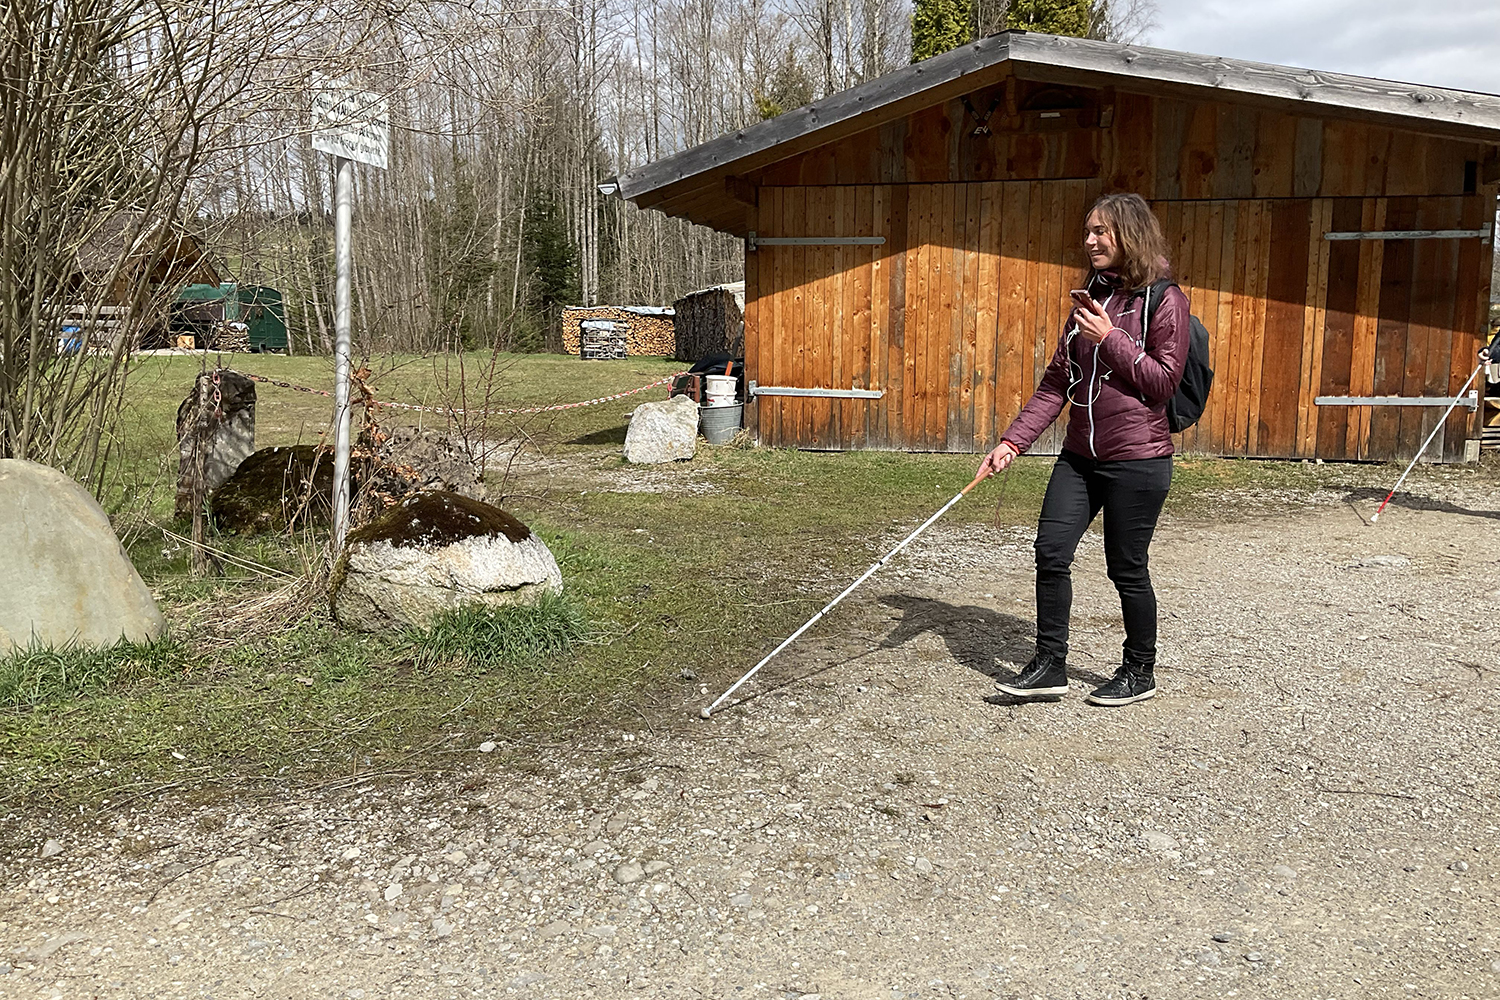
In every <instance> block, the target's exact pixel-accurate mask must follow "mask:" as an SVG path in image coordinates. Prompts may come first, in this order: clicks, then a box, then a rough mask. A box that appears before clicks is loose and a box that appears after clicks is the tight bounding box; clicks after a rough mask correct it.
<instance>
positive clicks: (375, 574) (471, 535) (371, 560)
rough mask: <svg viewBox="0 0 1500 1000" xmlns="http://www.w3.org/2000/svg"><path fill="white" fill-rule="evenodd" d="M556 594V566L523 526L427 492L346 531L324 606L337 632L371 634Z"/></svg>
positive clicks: (486, 508)
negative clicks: (476, 608) (480, 607)
mask: <svg viewBox="0 0 1500 1000" xmlns="http://www.w3.org/2000/svg"><path fill="white" fill-rule="evenodd" d="M561 592H562V572H561V571H560V570H559V569H558V568H557V560H556V559H555V558H553V556H552V553H551V551H550V550H548V548H547V546H546V545H545V544H544V543H543V542H542V540H541V539H540V538H537V537H536V536H535V535H534V534H532V532H531V529H530V528H528V527H527V526H526V525H524V524H522V523H521V522H520V521H518V520H517V519H516V518H515V517H513V516H512V515H510V514H508V513H506V512H505V511H503V510H501V509H500V508H498V507H492V506H490V505H489V504H487V503H481V502H480V501H478V500H473V499H470V498H469V497H465V496H460V495H459V494H457V493H448V492H443V491H430V492H426V493H417V494H414V495H413V496H410V497H408V498H407V499H406V500H403V501H402V502H401V503H399V504H398V505H396V506H395V507H393V508H392V509H391V510H389V511H387V512H386V513H384V514H382V515H381V516H380V517H379V518H377V519H376V520H375V521H373V522H371V523H370V524H367V525H365V526H364V527H362V528H359V529H358V530H356V531H352V532H350V533H349V537H348V539H347V540H346V542H345V545H344V553H343V555H342V556H340V557H339V561H338V564H337V565H336V566H335V567H334V572H333V578H332V581H331V583H330V586H329V599H330V601H331V602H332V605H333V614H334V617H335V618H336V619H337V620H338V622H339V624H341V625H343V626H345V627H346V628H353V629H358V630H360V631H365V632H377V631H395V630H399V629H402V628H406V627H409V626H413V625H427V624H429V623H430V622H431V621H432V620H433V618H434V617H435V616H436V615H438V614H439V613H440V612H443V611H448V610H451V609H453V608H459V607H466V606H468V605H476V604H477V605H490V606H504V605H514V604H532V603H535V602H536V601H538V600H540V599H541V597H542V595H544V594H549V593H550V594H556V593H561Z"/></svg>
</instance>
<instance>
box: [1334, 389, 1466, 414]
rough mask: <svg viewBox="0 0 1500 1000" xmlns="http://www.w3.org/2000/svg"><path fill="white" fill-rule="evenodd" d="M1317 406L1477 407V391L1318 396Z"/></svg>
mask: <svg viewBox="0 0 1500 1000" xmlns="http://www.w3.org/2000/svg"><path fill="white" fill-rule="evenodd" d="M1313 402H1314V403H1315V404H1317V405H1318V406H1452V405H1455V404H1456V405H1458V406H1462V407H1465V408H1467V409H1470V410H1477V409H1479V393H1478V392H1470V393H1469V394H1468V395H1467V396H1457V397H1454V396H1318V397H1316V398H1315V399H1314V400H1313Z"/></svg>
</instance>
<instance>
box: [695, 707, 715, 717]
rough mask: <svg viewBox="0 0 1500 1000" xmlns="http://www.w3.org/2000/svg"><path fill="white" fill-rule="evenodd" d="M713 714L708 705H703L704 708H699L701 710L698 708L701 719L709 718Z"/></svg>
mask: <svg viewBox="0 0 1500 1000" xmlns="http://www.w3.org/2000/svg"><path fill="white" fill-rule="evenodd" d="M712 714H713V713H711V712H709V710H708V707H707V706H704V707H703V708H700V709H699V710H698V718H700V719H707V718H709V716H710V715H712Z"/></svg>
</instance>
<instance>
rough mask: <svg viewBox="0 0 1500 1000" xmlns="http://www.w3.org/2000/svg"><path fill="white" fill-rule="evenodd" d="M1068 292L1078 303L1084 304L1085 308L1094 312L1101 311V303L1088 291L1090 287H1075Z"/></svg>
mask: <svg viewBox="0 0 1500 1000" xmlns="http://www.w3.org/2000/svg"><path fill="white" fill-rule="evenodd" d="M1068 294H1069V295H1070V296H1072V298H1073V301H1074V302H1076V303H1078V304H1079V305H1080V306H1083V307H1084V308H1085V309H1088V310H1090V311H1092V312H1098V311H1099V304H1098V303H1097V302H1095V301H1094V297H1093V296H1092V295H1090V294H1089V293H1088V289H1086V288H1075V289H1073V290H1072V291H1070V292H1068Z"/></svg>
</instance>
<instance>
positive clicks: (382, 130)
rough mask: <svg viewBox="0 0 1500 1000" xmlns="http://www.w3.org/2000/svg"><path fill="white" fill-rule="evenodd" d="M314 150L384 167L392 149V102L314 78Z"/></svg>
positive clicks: (339, 84)
mask: <svg viewBox="0 0 1500 1000" xmlns="http://www.w3.org/2000/svg"><path fill="white" fill-rule="evenodd" d="M312 127H313V149H316V150H318V151H319V152H320V153H332V154H333V155H334V156H342V157H344V158H345V159H349V160H353V161H355V162H356V163H365V164H368V165H370V166H372V167H381V168H384V167H385V165H386V161H387V159H388V158H389V156H390V149H391V116H390V102H389V101H387V100H386V99H385V98H384V97H382V96H380V95H379V94H372V93H370V92H368V91H363V90H354V89H352V88H350V87H347V86H344V85H343V84H342V83H340V82H339V81H337V80H328V79H320V78H317V77H314V79H313V88H312Z"/></svg>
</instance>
